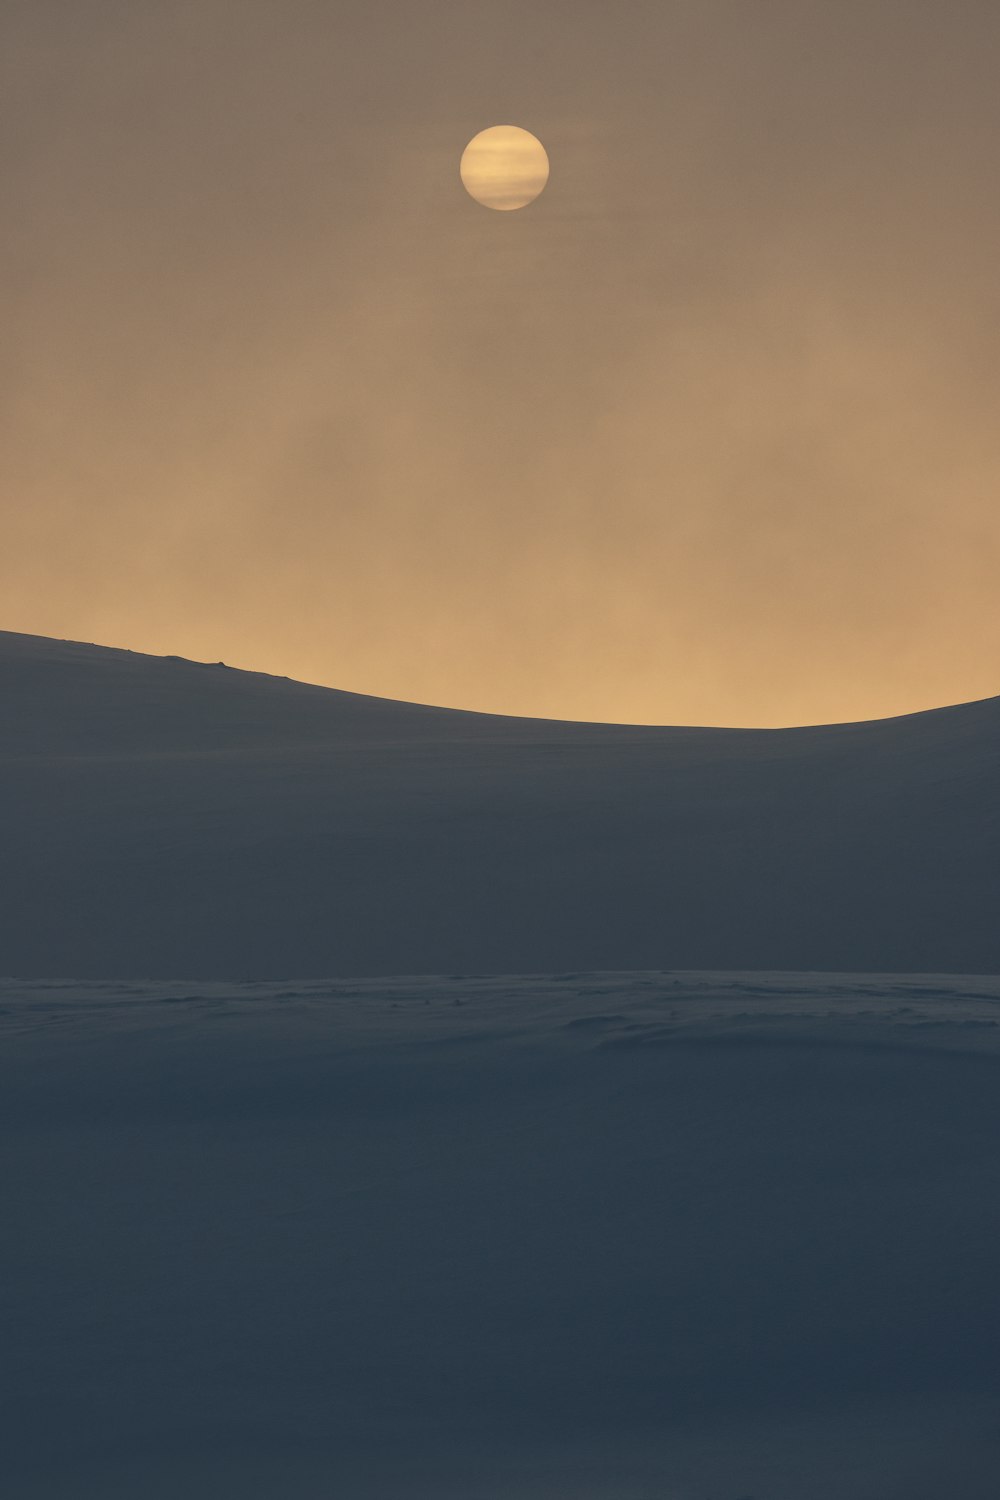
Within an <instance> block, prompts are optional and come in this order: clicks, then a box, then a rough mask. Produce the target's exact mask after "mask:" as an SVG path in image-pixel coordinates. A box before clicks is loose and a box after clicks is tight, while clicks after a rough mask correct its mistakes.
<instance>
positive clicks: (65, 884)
mask: <svg viewBox="0 0 1000 1500" xmlns="http://www.w3.org/2000/svg"><path fill="white" fill-rule="evenodd" d="M0 706H2V713H0V827H2V829H3V838H2V840H0V886H2V890H3V902H2V907H0V973H3V972H6V973H9V974H19V975H27V976H31V975H34V976H39V975H45V974H53V973H56V974H60V973H61V974H76V975H81V976H89V977H97V978H100V977H116V976H129V975H135V974H142V975H147V976H150V977H153V978H157V977H177V976H197V977H200V978H203V979H204V978H206V977H210V978H233V979H235V978H241V977H252V978H268V977H274V978H280V977H281V976H285V975H289V974H296V975H300V976H304V977H320V976H325V975H331V974H332V975H345V976H346V975H351V974H356V975H365V974H367V975H376V974H404V973H437V972H468V971H478V972H494V973H503V972H538V971H552V970H558V969H564V968H588V969H589V968H644V967H660V966H664V965H667V966H671V967H689V968H690V967H713V968H717V967H744V968H745V967H752V968H775V969H803V968H815V969H827V970H830V969H885V970H894V969H895V970H938V971H954V972H959V971H962V972H994V971H998V970H1000V922H998V921H997V918H996V913H997V911H998V910H1000V699H990V700H987V701H984V702H981V703H973V704H967V705H962V706H960V707H956V708H948V709H942V710H937V711H934V712H931V713H925V714H918V715H915V716H910V717H907V718H902V719H895V720H885V721H880V722H874V723H864V724H849V725H833V726H827V727H820V728H807V729H794V730H720V729H658V728H644V727H628V726H617V725H594V724H571V723H560V722H555V721H544V720H527V719H511V718H501V717H494V716H490V715H483V714H470V713H461V712H455V711H449V710H444V709H434V708H424V707H419V706H416V705H413V704H405V703H393V702H388V701H384V700H379V699H374V698H365V697H361V696H358V695H354V694H349V693H341V692H335V691H331V690H329V689H324V688H317V687H309V686H306V685H303V684H300V683H295V682H290V681H287V680H285V679H277V678H271V677H264V676H260V675H257V674H253V673H247V672H237V671H232V670H229V669H227V668H225V667H223V666H220V665H216V666H209V665H201V664H197V663H193V662H188V661H181V660H176V659H173V658H157V657H147V656H140V655H136V654H133V653H131V652H127V651H115V650H109V649H105V648H100V647H96V646H87V645H78V644H74V643H67V642H58V641H50V640H45V639H42V638H38V637H30V636H23V635H13V634H2V635H0Z"/></svg>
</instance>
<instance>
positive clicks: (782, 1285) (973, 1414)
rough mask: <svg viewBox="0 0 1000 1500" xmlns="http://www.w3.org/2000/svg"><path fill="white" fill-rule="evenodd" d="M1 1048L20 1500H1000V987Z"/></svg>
mask: <svg viewBox="0 0 1000 1500" xmlns="http://www.w3.org/2000/svg"><path fill="white" fill-rule="evenodd" d="M143 670H146V669H145V668H143ZM386 712H388V710H386ZM0 1042H2V1045H0V1112H2V1118H3V1130H2V1133H0V1143H2V1144H0V1149H2V1155H3V1160H2V1181H3V1184H4V1187H3V1202H4V1209H3V1214H2V1216H0V1326H2V1328H3V1340H2V1356H0V1358H2V1369H3V1376H4V1386H5V1388H4V1393H3V1403H2V1408H0V1412H2V1414H0V1429H2V1430H0V1455H2V1460H0V1463H2V1468H3V1480H2V1485H0V1488H2V1492H3V1494H4V1496H5V1497H8V1496H9V1497H10V1500H68V1497H73V1500H90V1497H94V1500H135V1497H138V1496H141V1497H143V1500H176V1497H177V1496H181V1495H183V1496H185V1497H191V1500H209V1497H212V1500H215V1497H219V1496H223V1497H230V1496H231V1497H234V1500H236V1497H238V1500H279V1497H280V1500H286V1497H287V1500H321V1497H322V1500H330V1497H340V1496H343V1497H345V1500H747V1497H750V1496H753V1497H756V1500H845V1497H847V1496H849V1497H851V1500H941V1497H942V1496H947V1497H948V1500H994V1497H995V1496H996V1494H997V1482H998V1476H1000V1422H998V1415H1000V1354H998V1351H1000V1298H998V1291H997V1275H996V1251H997V1245H998V1243H1000V1166H998V1163H1000V1149H998V1148H1000V1108H998V1098H1000V1095H998V1082H1000V982H998V981H997V980H989V979H982V978H980V979H976V978H970V977H966V978H962V977H957V978H956V977H951V978H929V977H926V976H925V977H919V978H914V977H906V976H886V975H884V976H881V977H871V976H868V977H866V976H857V975H854V976H825V977H824V976H817V975H808V976H803V975H792V974H783V975H775V974H752V975H747V974H691V973H659V972H657V973H633V974H614V973H602V974H564V975H561V976H552V977H547V978H521V979H509V980H505V979H499V978H494V979H474V978H459V977H451V978H443V979H430V978H425V979H415V980H407V979H396V980H388V981H374V980H371V981H364V980H362V981H357V982H352V983H348V982H344V981H340V982H337V981H333V982H324V983H286V984H283V985H269V984H243V985H236V984H224V983H204V984H198V985H168V984H156V983H142V984H127V983H120V984H107V983H105V984H87V983H78V982H64V983H59V984H56V983H42V982H15V981H6V982H4V983H2V984H0Z"/></svg>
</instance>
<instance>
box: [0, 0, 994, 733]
mask: <svg viewBox="0 0 1000 1500" xmlns="http://www.w3.org/2000/svg"><path fill="white" fill-rule="evenodd" d="M0 56H2V65H0V66H2V77H0V98H2V111H3V119H2V134H0V143H2V147H0V149H2V172H3V198H2V205H3V214H2V224H3V229H2V239H0V255H2V275H0V289H2V297H3V320H2V337H0V401H2V405H0V478H2V490H0V495H2V499H0V505H2V509H0V597H2V601H3V608H2V611H0V626H2V627H4V628H8V629H12V630H23V631H33V632H38V633H41V634H46V635H59V636H70V637H74V638H80V639H85V640H96V641H99V642H102V643H104V644H109V645H122V646H131V647H133V648H134V649H138V650H146V651H154V652H177V653H180V654H183V655H188V656H194V657H199V658H207V659H212V660H214V659H217V658H220V657H221V658H223V659H224V660H226V661H228V662H231V663H233V664H234V665H238V666H247V667H255V668H260V669H263V670H267V671H273V672H279V673H287V674H288V675H290V676H295V677H303V678H306V679H311V680H314V681H319V682H325V683H329V684H331V685H333V686H338V687H345V688H351V689H354V690H358V691H362V692H372V693H379V694H386V695H389V696H394V697H402V698H411V699H421V700H425V701H432V702H438V703H446V704H453V705H457V706H462V707H470V708H485V709H494V710H499V711H503V712H511V713H532V714H536V713H537V714H546V715H552V716H560V717H562V716H565V717H573V718H607V719H630V720H645V721H658V722H675V723H676V722H701V723H739V724H781V723H794V722H804V721H815V720H829V719H840V718H860V717H869V716H875V715H882V714H889V713H894V712H904V711H907V710H910V709H916V708H923V707H930V706H932V705H936V704H940V703H945V702H951V701H956V700H959V699H965V698H973V697H983V696H986V695H989V694H993V693H996V692H1000V610H998V607H997V588H998V578H1000V87H998V83H997V79H998V76H1000V5H998V4H997V3H996V0H981V3H980V0H822V3H811V0H730V3H713V0H690V3H671V0H650V3H647V0H615V3H610V0H608V3H604V0H602V3H598V0H516V3H504V0H490V3H483V0H461V3H458V0H422V3H419V4H418V3H416V0H396V3H388V0H350V3H342V0H325V3H320V0H311V3H310V0H114V3H112V0H2V5H0ZM497 123H514V124H517V125H521V126H523V127H524V128H526V129H528V130H531V131H533V132H534V133H535V134H536V135H537V136H538V137H539V138H540V139H541V140H542V142H543V143H544V145H545V147H546V149H547V151H548V153H549V157H550V159H551V165H552V177H551V181H550V183H549V186H548V188H547V190H546V192H545V193H544V194H543V195H542V197H541V198H540V199H539V200H538V201H537V202H536V203H535V204H534V205H532V206H531V207H530V208H528V209H525V210H523V211H521V212H517V213H508V214H498V213H492V212H490V211H489V210H487V209H484V208H482V207H480V206H479V205H477V204H476V203H474V202H473V201H472V200H471V199H470V198H469V197H468V196H467V195H466V193H465V192H464V190H463V189H462V186H461V183H460V181H459V177H458V164H459V159H460V157H461V154H462V150H463V148H464V146H465V145H466V143H467V141H468V140H469V139H470V137H471V136H473V135H474V134H475V133H476V132H477V131H479V130H481V129H482V128H484V127H485V126H487V125H492V124H497Z"/></svg>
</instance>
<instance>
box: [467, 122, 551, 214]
mask: <svg viewBox="0 0 1000 1500" xmlns="http://www.w3.org/2000/svg"><path fill="white" fill-rule="evenodd" d="M459 170H460V171H461V174H462V182H463V183H464V184H465V188H466V191H467V192H468V193H469V194H470V195H471V196H472V197H473V198H475V200H476V202H477V203H481V204H482V205H483V207H484V208H495V209H498V210H500V211H501V212H509V211H510V210H511V209H515V208H526V207H527V205H528V204H529V203H534V201H535V199H536V198H537V197H538V195H539V193H541V192H542V190H543V189H544V187H545V184H546V183H547V182H548V180H549V158H548V156H547V154H546V151H545V147H544V146H543V145H542V143H541V141H540V140H539V139H538V138H537V136H534V135H532V134H531V131H530V130H522V129H521V128H520V126H518V125H491V126H490V127H489V129H488V130H481V131H480V132H479V134H478V135H476V136H473V138H472V140H471V141H470V142H469V144H468V145H467V146H466V148H465V151H464V152H463V154H462V164H461V167H460V169H459Z"/></svg>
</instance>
